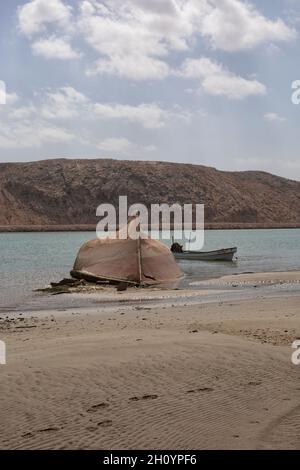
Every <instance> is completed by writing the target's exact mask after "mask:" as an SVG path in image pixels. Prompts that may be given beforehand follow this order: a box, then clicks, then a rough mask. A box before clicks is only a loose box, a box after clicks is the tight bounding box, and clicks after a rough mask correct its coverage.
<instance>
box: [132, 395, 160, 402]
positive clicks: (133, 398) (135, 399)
mask: <svg viewBox="0 0 300 470" xmlns="http://www.w3.org/2000/svg"><path fill="white" fill-rule="evenodd" d="M156 398H158V395H143V396H142V397H131V398H129V401H140V400H155V399H156Z"/></svg>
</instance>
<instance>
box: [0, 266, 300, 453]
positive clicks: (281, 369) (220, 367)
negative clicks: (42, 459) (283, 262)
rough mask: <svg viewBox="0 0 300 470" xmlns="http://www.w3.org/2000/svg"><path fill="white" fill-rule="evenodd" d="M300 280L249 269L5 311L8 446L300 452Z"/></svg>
mask: <svg viewBox="0 0 300 470" xmlns="http://www.w3.org/2000/svg"><path fill="white" fill-rule="evenodd" d="M299 283H300V272H291V273H267V274H258V275H256V274H245V275H239V276H231V277H227V278H221V279H218V280H215V281H209V283H208V282H206V283H204V285H203V288H202V290H201V289H200V290H197V291H195V290H192V291H152V292H151V291H149V290H140V291H139V292H136V291H130V290H128V291H126V292H118V293H116V291H115V289H112V290H111V291H109V292H104V293H99V294H97V295H98V297H97V299H98V303H96V304H95V306H94V307H93V308H88V309H84V308H77V309H76V308H74V309H72V308H71V309H60V310H55V311H54V310H53V311H50V310H48V311H43V312H36V311H35V312H22V311H18V312H13V313H2V314H1V315H0V339H1V340H4V341H5V342H6V348H7V364H6V365H2V366H0V374H1V380H0V390H1V391H0V397H1V407H0V422H1V424H2V425H1V429H0V447H1V448H2V449H280V448H284V449H296V448H299V446H300V432H299V426H300V424H299V423H300V399H299V396H300V393H299V392H300V382H299V379H300V366H295V365H293V364H292V362H291V355H292V352H293V350H292V348H291V344H292V342H293V341H295V340H296V339H297V338H300V315H299V305H300V290H299ZM74 295H76V294H74ZM79 295H80V294H79Z"/></svg>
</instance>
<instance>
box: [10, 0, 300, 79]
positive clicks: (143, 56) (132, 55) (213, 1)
mask: <svg viewBox="0 0 300 470" xmlns="http://www.w3.org/2000/svg"><path fill="white" fill-rule="evenodd" d="M71 5H72V6H71ZM18 19H19V29H20V31H21V32H22V33H23V34H25V35H27V36H28V37H29V38H30V39H31V38H32V36H35V40H34V42H33V44H32V50H33V53H34V54H35V55H40V56H43V57H46V58H57V59H62V60H63V59H65V60H70V59H78V57H79V56H80V53H79V52H78V51H75V50H74V49H73V48H72V46H71V43H70V40H71V39H72V37H73V36H76V37H78V38H83V39H84V41H85V42H86V43H87V44H88V45H89V46H90V47H91V48H92V49H93V50H94V51H95V52H96V54H97V57H96V59H95V60H94V62H93V63H92V64H90V65H89V66H88V67H87V74H88V75H115V76H117V77H120V78H125V79H128V80H136V81H141V80H163V79H165V78H166V77H168V76H169V75H170V74H171V73H172V70H171V66H170V64H169V63H168V60H169V57H170V56H171V53H173V52H179V53H186V52H189V51H191V50H193V48H194V46H195V45H196V44H197V43H198V41H199V38H200V40H201V39H204V40H206V41H207V42H208V44H209V45H210V46H211V47H212V48H213V49H219V50H225V51H229V52H234V51H239V50H245V49H252V48H254V47H257V46H259V45H261V44H263V43H268V44H270V43H274V44H275V43H279V42H287V41H291V40H292V39H293V38H295V37H296V32H295V30H294V29H293V28H291V27H289V26H288V25H287V24H286V23H285V22H284V21H283V20H282V19H280V18H279V19H275V20H273V19H269V18H267V17H265V16H264V15H263V14H261V13H260V12H259V11H258V10H257V9H256V8H255V7H254V6H253V5H252V4H251V3H249V2H244V1H241V0H151V1H150V0H102V1H98V0H78V1H77V2H70V1H69V2H67V1H62V0H31V1H30V2H27V3H26V4H25V5H23V6H21V7H19V9H18ZM53 29H55V34H54V35H53ZM62 32H63V34H62ZM66 33H68V38H66V37H65V34H66ZM41 35H42V36H41ZM37 36H38V37H37ZM83 51H84V49H82V52H81V53H82V54H83ZM228 80H229V79H228V77H227V81H228Z"/></svg>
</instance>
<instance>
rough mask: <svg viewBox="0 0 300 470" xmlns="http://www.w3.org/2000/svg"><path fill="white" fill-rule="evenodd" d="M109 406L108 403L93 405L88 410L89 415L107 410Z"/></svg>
mask: <svg viewBox="0 0 300 470" xmlns="http://www.w3.org/2000/svg"><path fill="white" fill-rule="evenodd" d="M108 406H109V405H108V403H98V404H97V405H92V406H91V407H90V408H88V409H87V412H88V413H94V412H95V411H98V410H101V409H103V408H107V407H108Z"/></svg>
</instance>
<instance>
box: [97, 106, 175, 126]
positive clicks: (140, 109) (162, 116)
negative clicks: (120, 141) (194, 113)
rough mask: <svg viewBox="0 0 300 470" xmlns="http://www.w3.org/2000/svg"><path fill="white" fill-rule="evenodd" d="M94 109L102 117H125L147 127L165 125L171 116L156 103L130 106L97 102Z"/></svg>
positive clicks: (107, 118) (106, 118)
mask: <svg viewBox="0 0 300 470" xmlns="http://www.w3.org/2000/svg"><path fill="white" fill-rule="evenodd" d="M94 111H95V114H96V115H97V116H98V117H100V118H101V119H105V120H110V119H123V120H126V121H128V122H132V123H137V124H140V125H141V126H143V127H145V128H146V129H157V128H160V127H163V126H164V125H165V122H166V120H167V119H168V117H169V112H168V111H165V110H163V109H162V108H160V107H159V106H158V105H156V104H140V105H139V106H129V105H122V104H102V103H97V104H95V105H94Z"/></svg>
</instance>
